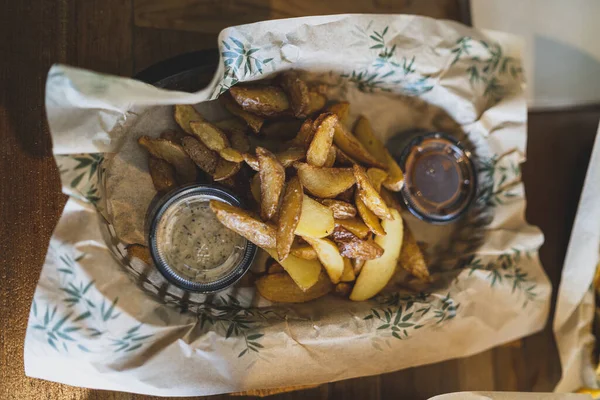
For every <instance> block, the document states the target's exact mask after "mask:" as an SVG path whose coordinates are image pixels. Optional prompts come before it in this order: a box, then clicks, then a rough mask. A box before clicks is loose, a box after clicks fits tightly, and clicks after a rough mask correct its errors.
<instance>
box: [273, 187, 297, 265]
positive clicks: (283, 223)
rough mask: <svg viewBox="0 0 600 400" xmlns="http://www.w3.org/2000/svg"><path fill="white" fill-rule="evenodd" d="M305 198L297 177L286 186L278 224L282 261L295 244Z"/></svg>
mask: <svg viewBox="0 0 600 400" xmlns="http://www.w3.org/2000/svg"><path fill="white" fill-rule="evenodd" d="M303 197H304V193H303V190H302V184H301V183H300V180H299V179H298V177H297V176H295V177H293V178H292V179H290V181H289V182H288V184H287V186H286V189H285V193H284V195H283V200H282V202H281V212H280V213H279V221H278V224H277V255H278V256H279V259H280V260H284V259H285V258H286V257H287V256H288V254H290V250H291V248H292V243H293V242H294V236H295V235H294V232H295V231H296V227H297V226H298V222H299V221H300V213H301V212H302V198H303Z"/></svg>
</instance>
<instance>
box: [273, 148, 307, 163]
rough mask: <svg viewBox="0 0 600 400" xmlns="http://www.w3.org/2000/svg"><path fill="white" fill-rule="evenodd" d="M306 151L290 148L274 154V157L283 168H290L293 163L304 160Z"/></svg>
mask: <svg viewBox="0 0 600 400" xmlns="http://www.w3.org/2000/svg"><path fill="white" fill-rule="evenodd" d="M305 156H306V151H305V150H304V149H303V148H302V147H290V148H288V149H286V150H283V151H280V152H278V153H275V157H276V158H277V159H278V160H279V162H280V163H281V165H283V166H284V167H285V168H287V167H291V166H292V165H293V164H294V163H295V162H297V161H300V160H302V159H304V157H305Z"/></svg>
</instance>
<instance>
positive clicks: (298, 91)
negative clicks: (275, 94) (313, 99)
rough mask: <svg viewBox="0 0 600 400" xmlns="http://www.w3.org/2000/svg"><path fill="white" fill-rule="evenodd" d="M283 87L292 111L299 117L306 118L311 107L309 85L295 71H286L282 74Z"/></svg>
mask: <svg viewBox="0 0 600 400" xmlns="http://www.w3.org/2000/svg"><path fill="white" fill-rule="evenodd" d="M280 83H281V87H282V88H283V90H284V91H285V93H287V95H288V97H289V100H290V104H291V106H292V111H293V112H294V115H295V116H296V117H297V118H304V117H306V116H307V115H308V111H309V109H310V97H309V93H308V86H307V85H306V83H305V82H304V81H303V80H302V79H300V78H299V77H298V73H297V72H295V71H287V72H284V73H283V74H282V75H281V76H280Z"/></svg>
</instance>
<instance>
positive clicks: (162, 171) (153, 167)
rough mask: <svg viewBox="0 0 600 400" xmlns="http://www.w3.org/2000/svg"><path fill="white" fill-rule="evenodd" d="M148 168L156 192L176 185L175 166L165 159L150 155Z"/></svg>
mask: <svg viewBox="0 0 600 400" xmlns="http://www.w3.org/2000/svg"><path fill="white" fill-rule="evenodd" d="M148 170H150V176H151V177H152V183H153V184H154V188H155V189H156V191H157V192H168V191H169V190H171V189H173V188H174V187H176V186H177V180H176V179H175V168H173V166H172V165H171V164H169V163H168V162H166V161H165V160H161V159H160V158H156V157H153V156H150V157H149V158H148Z"/></svg>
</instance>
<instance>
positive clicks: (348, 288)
mask: <svg viewBox="0 0 600 400" xmlns="http://www.w3.org/2000/svg"><path fill="white" fill-rule="evenodd" d="M350 292H352V285H351V284H350V283H348V282H340V283H338V284H337V285H335V288H334V289H333V294H335V295H336V296H340V297H344V298H348V295H349V294H350Z"/></svg>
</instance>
